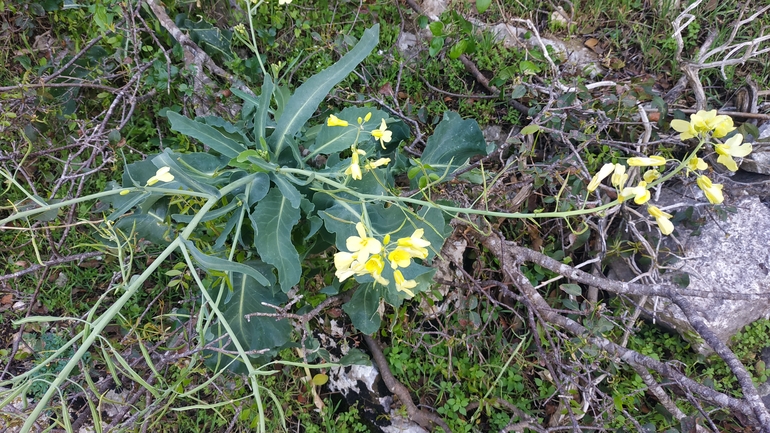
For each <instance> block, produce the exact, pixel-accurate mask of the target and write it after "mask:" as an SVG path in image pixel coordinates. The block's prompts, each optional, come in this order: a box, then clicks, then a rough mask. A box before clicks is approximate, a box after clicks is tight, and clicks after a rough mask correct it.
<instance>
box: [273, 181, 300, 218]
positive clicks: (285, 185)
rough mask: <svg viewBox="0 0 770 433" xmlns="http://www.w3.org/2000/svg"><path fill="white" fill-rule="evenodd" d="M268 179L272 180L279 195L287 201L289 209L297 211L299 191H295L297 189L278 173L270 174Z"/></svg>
mask: <svg viewBox="0 0 770 433" xmlns="http://www.w3.org/2000/svg"><path fill="white" fill-rule="evenodd" d="M270 178H271V179H272V180H273V183H275V185H276V186H277V187H278V189H279V190H281V194H283V196H284V197H286V199H287V200H289V203H291V207H293V208H294V209H299V205H300V200H301V199H302V195H301V194H300V193H299V191H297V188H296V187H295V186H294V185H292V184H291V182H289V180H288V179H286V176H283V175H281V174H279V173H270Z"/></svg>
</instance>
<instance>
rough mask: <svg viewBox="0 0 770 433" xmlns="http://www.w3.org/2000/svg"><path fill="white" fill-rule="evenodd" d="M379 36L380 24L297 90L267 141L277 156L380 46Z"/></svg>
mask: <svg viewBox="0 0 770 433" xmlns="http://www.w3.org/2000/svg"><path fill="white" fill-rule="evenodd" d="M379 32H380V26H379V24H375V25H374V26H373V27H372V28H370V29H367V30H366V31H364V34H363V36H361V40H360V41H359V42H358V43H357V44H356V46H355V47H353V48H352V49H351V50H350V51H349V52H348V53H347V54H345V55H344V56H342V58H341V59H340V60H338V61H337V63H335V64H334V65H332V66H330V67H328V68H326V69H325V70H324V71H322V72H320V73H318V74H316V75H314V76H312V77H310V78H309V79H308V80H307V81H305V83H304V84H302V85H301V86H299V88H297V91H296V92H294V95H292V97H291V98H290V99H289V101H288V102H287V103H286V108H285V109H284V110H283V113H282V114H281V117H280V119H278V124H277V125H276V129H275V131H274V132H273V134H272V135H271V136H270V140H269V141H268V144H270V147H271V148H272V149H273V152H274V154H275V155H276V156H280V155H281V152H282V151H283V148H284V146H286V145H287V144H288V140H289V139H290V138H291V137H293V136H294V134H296V133H297V132H299V130H300V129H301V128H302V127H303V126H304V125H305V123H307V121H308V119H310V117H311V116H312V115H313V113H314V112H315V110H316V108H317V107H318V104H320V103H321V101H323V99H324V98H325V97H326V95H328V94H329V92H330V91H331V89H332V87H334V86H335V85H337V83H339V82H340V81H342V80H343V79H344V78H345V77H347V76H348V74H350V73H351V72H352V71H353V69H354V68H355V67H356V66H357V65H358V64H359V63H361V61H363V60H364V59H365V58H366V56H368V55H369V53H370V52H371V51H372V50H373V49H374V47H376V46H377V42H378V40H379Z"/></svg>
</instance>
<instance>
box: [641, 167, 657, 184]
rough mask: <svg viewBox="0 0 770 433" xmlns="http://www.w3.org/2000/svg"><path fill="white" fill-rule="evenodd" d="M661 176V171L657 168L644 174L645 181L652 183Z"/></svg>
mask: <svg viewBox="0 0 770 433" xmlns="http://www.w3.org/2000/svg"><path fill="white" fill-rule="evenodd" d="M659 177H660V172H659V171H658V170H655V169H651V170H647V171H645V172H644V174H643V175H642V179H644V181H645V182H647V183H648V184H649V183H652V182H654V181H655V180H657V179H658V178H659Z"/></svg>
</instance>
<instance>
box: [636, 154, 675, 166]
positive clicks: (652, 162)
mask: <svg viewBox="0 0 770 433" xmlns="http://www.w3.org/2000/svg"><path fill="white" fill-rule="evenodd" d="M628 165H630V166H631V167H657V166H661V165H666V158H664V157H662V156H658V155H652V156H648V157H644V158H640V157H638V156H635V157H633V158H628Z"/></svg>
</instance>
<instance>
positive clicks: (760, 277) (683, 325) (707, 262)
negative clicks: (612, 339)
mask: <svg viewBox="0 0 770 433" xmlns="http://www.w3.org/2000/svg"><path fill="white" fill-rule="evenodd" d="M695 191H698V192H700V191H699V190H698V189H697V188H696V189H695ZM732 194H733V196H732V198H730V196H729V195H728V197H727V198H726V202H725V204H726V205H727V206H731V207H734V208H735V209H736V210H737V211H736V212H735V213H727V214H726V218H725V219H724V220H723V221H722V220H720V218H719V216H718V215H716V214H715V212H714V211H713V210H712V209H711V208H710V207H704V206H700V207H696V208H695V209H696V211H695V212H694V214H693V218H700V217H702V219H703V220H704V221H705V224H704V225H703V226H702V227H701V228H700V232H699V233H698V234H696V235H693V231H692V230H688V229H685V228H683V227H682V226H681V225H677V228H676V231H675V232H674V234H675V235H676V238H677V239H678V240H679V241H680V242H682V243H683V245H682V247H683V251H682V252H678V253H677V255H678V256H679V257H683V258H684V259H683V260H681V261H679V262H678V263H676V264H675V265H673V266H674V267H675V268H676V270H675V271H669V272H666V273H663V274H662V277H663V278H664V279H668V280H669V281H671V282H673V281H674V280H676V279H677V277H678V276H682V275H683V274H685V273H686V274H687V275H688V276H689V285H688V286H687V288H688V289H691V290H702V291H708V292H715V291H716V292H730V293H741V294H760V293H767V292H768V289H767V288H768V287H770V249H768V245H770V208H769V207H768V205H766V204H764V203H763V202H762V201H761V200H760V198H759V197H757V196H754V195H751V196H749V195H745V196H736V195H735V194H736V193H735V192H733V193H732ZM692 195H693V194H692V192H691V194H690V197H692ZM700 200H701V201H698V199H696V202H697V203H699V204H702V203H703V202H705V199H702V198H701V199H700ZM682 201H683V198H682V196H675V194H673V193H664V194H662V198H661V199H659V200H658V203H656V205H658V206H663V207H665V206H666V204H667V203H670V204H674V203H681V202H682ZM693 204H694V203H693ZM682 210H683V209H682ZM698 210H700V213H702V214H703V215H700V216H699V215H698V213H699V211H698ZM708 213H710V215H707V214H708ZM665 244H666V245H668V246H669V247H670V248H671V250H672V251H676V250H677V248H676V246H675V245H674V243H673V240H672V239H666V240H665ZM688 300H689V302H690V303H691V304H692V306H693V307H694V308H695V309H696V310H697V311H699V312H700V314H701V315H702V316H703V317H704V319H705V320H706V322H707V324H708V325H709V327H710V328H711V330H712V331H714V332H715V333H716V334H717V336H718V337H719V339H720V340H722V341H723V342H725V343H728V344H729V342H730V338H731V337H732V336H733V335H735V334H736V333H737V332H738V331H740V330H741V329H742V328H743V327H744V326H746V325H748V324H750V323H752V322H754V321H755V320H758V319H760V318H763V317H765V318H766V317H768V315H770V299H764V300H753V301H738V300H730V299H708V298H700V297H691V298H689V299H688ZM645 308H646V309H648V310H649V311H654V312H655V313H654V314H655V320H656V321H660V322H663V323H664V324H666V325H668V326H670V327H671V328H673V329H674V330H676V331H677V332H678V333H679V334H681V335H682V336H683V337H684V338H685V339H687V340H688V341H690V342H691V344H692V345H693V348H694V349H695V350H697V351H698V352H700V353H702V354H704V355H708V354H711V353H712V350H711V348H710V347H708V345H706V344H705V342H704V341H702V340H701V339H699V338H693V336H695V335H697V334H695V332H694V329H693V328H692V327H691V326H690V324H689V322H688V321H687V319H686V317H685V316H684V314H683V313H682V312H681V310H680V309H679V308H678V307H677V306H675V305H673V303H672V302H671V301H669V300H668V299H664V298H660V299H653V298H650V299H648V300H647V304H646V305H645Z"/></svg>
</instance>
